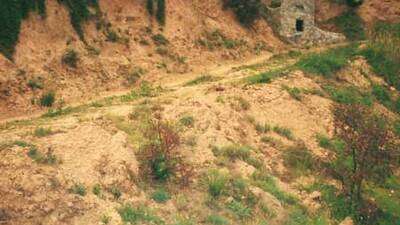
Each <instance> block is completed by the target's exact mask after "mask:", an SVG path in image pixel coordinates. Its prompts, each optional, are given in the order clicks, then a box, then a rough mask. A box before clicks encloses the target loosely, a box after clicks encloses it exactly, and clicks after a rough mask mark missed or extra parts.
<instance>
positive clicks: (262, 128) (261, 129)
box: [255, 123, 271, 134]
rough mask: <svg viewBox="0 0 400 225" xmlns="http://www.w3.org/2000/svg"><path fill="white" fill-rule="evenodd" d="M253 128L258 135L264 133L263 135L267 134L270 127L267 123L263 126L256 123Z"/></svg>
mask: <svg viewBox="0 0 400 225" xmlns="http://www.w3.org/2000/svg"><path fill="white" fill-rule="evenodd" d="M255 128H256V131H257V132H258V133H264V134H265V133H268V132H269V131H270V130H271V126H270V125H269V124H267V123H264V124H260V123H257V124H256V125H255Z"/></svg>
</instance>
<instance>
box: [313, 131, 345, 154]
mask: <svg viewBox="0 0 400 225" xmlns="http://www.w3.org/2000/svg"><path fill="white" fill-rule="evenodd" d="M317 141H318V144H319V146H320V147H321V148H326V149H329V150H332V151H335V152H338V151H342V150H343V149H344V147H345V143H344V142H343V141H342V140H340V139H337V138H334V139H330V138H329V137H327V136H325V135H323V134H317Z"/></svg>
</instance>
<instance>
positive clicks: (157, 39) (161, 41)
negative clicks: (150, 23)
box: [152, 34, 169, 45]
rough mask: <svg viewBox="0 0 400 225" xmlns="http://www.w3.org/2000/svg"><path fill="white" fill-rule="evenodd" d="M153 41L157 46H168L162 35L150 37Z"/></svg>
mask: <svg viewBox="0 0 400 225" xmlns="http://www.w3.org/2000/svg"><path fill="white" fill-rule="evenodd" d="M152 39H153V41H154V43H155V44H157V45H167V44H169V41H168V39H167V38H166V37H165V36H164V35H162V34H155V35H153V37H152Z"/></svg>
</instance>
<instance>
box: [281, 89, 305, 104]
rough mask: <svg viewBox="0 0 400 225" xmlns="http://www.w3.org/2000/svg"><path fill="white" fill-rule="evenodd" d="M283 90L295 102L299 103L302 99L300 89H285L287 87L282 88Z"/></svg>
mask: <svg viewBox="0 0 400 225" xmlns="http://www.w3.org/2000/svg"><path fill="white" fill-rule="evenodd" d="M283 88H284V89H285V90H286V91H287V92H288V93H289V95H290V96H291V97H292V98H294V99H296V100H297V101H301V99H302V91H301V89H299V88H297V87H293V88H290V87H287V86H284V87H283Z"/></svg>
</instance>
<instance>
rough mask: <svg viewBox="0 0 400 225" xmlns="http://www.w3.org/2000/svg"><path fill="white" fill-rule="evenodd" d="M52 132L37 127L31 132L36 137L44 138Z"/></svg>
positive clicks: (49, 129)
mask: <svg viewBox="0 0 400 225" xmlns="http://www.w3.org/2000/svg"><path fill="white" fill-rule="evenodd" d="M52 133H53V132H52V131H51V128H43V127H38V128H36V129H35V131H34V132H33V134H34V135H35V136H36V137H46V136H49V135H50V134H52Z"/></svg>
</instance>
